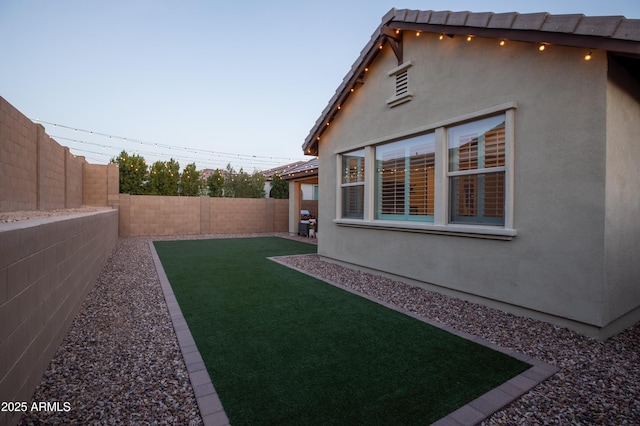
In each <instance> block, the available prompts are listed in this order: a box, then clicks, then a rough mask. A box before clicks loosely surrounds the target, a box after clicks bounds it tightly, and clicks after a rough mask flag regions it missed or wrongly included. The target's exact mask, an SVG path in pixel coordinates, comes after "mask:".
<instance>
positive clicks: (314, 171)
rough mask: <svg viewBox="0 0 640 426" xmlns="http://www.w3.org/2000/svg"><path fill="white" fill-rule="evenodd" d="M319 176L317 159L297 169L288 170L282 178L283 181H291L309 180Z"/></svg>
mask: <svg viewBox="0 0 640 426" xmlns="http://www.w3.org/2000/svg"><path fill="white" fill-rule="evenodd" d="M317 175H318V158H317V157H316V158H313V159H311V160H309V161H307V162H304V163H302V164H300V165H298V166H296V167H293V168H291V169H289V170H287V171H286V172H285V173H282V174H281V175H280V176H281V177H282V179H285V180H291V179H300V178H309V177H312V176H317Z"/></svg>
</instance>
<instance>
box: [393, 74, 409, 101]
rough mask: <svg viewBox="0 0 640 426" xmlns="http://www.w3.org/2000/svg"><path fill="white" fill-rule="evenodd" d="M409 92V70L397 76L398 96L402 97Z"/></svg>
mask: <svg viewBox="0 0 640 426" xmlns="http://www.w3.org/2000/svg"><path fill="white" fill-rule="evenodd" d="M407 92H409V83H408V81H407V70H404V71H403V72H401V73H398V74H396V96H402V95H405V94H406V93H407Z"/></svg>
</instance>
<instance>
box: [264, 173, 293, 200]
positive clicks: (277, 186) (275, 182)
mask: <svg viewBox="0 0 640 426" xmlns="http://www.w3.org/2000/svg"><path fill="white" fill-rule="evenodd" d="M269 196H270V197H271V198H280V199H286V198H289V182H287V181H286V180H284V179H282V178H281V177H280V174H279V173H276V174H274V175H273V176H272V177H271V191H270V192H269Z"/></svg>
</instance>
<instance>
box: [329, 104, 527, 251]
mask: <svg viewBox="0 0 640 426" xmlns="http://www.w3.org/2000/svg"><path fill="white" fill-rule="evenodd" d="M516 109H517V104H516V102H507V103H504V104H500V105H497V106H494V107H490V108H486V109H483V110H480V111H475V112H473V113H470V114H466V115H461V116H458V117H454V118H451V119H449V120H443V121H440V122H436V123H433V124H431V125H427V126H423V127H420V128H416V129H412V130H410V131H407V132H402V133H398V134H394V135H390V136H388V137H384V138H379V139H375V140H371V141H367V142H363V143H361V144H357V145H352V146H350V147H348V148H345V149H340V150H338V151H336V152H335V154H336V158H337V165H338V167H337V169H338V175H337V178H338V179H337V183H338V194H337V195H338V196H337V197H336V198H337V203H336V204H337V210H336V216H335V217H336V219H334V223H336V224H337V225H339V226H349V227H360V228H372V229H389V230H396V231H404V232H417V233H428V234H441V235H452V236H467V237H475V238H489V239H503V240H510V239H512V238H513V237H515V236H516V235H517V231H516V229H514V228H513V204H514V203H513V190H514V185H513V182H514V143H515V140H514V116H515V110H516ZM498 114H504V116H505V165H504V170H505V172H504V173H505V183H504V185H505V188H504V191H505V199H504V226H496V225H476V224H460V223H450V222H449V217H450V216H449V176H450V174H449V171H448V141H447V133H448V132H447V130H448V128H450V127H454V126H457V125H459V124H464V123H466V122H470V121H474V120H479V119H482V118H486V117H489V116H493V115H498ZM427 132H434V133H435V144H436V153H435V157H436V158H435V168H436V171H435V211H434V220H433V222H412V221H393V220H382V219H380V220H376V219H374V210H375V205H374V203H375V197H374V195H375V183H374V182H375V165H374V164H375V146H376V145H380V144H383V143H388V142H393V141H397V140H401V139H403V138H407V137H411V136H415V135H418V134H422V133H427ZM358 149H364V150H365V179H364V188H365V190H364V215H363V219H350V218H342V217H341V215H342V175H341V173H342V170H341V168H342V155H343V154H348V153H349V152H351V151H355V150H358Z"/></svg>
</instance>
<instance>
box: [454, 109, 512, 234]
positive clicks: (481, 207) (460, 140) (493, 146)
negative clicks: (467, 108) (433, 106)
mask: <svg viewBox="0 0 640 426" xmlns="http://www.w3.org/2000/svg"><path fill="white" fill-rule="evenodd" d="M447 139H448V141H449V149H448V154H449V170H448V173H447V176H448V178H449V215H450V217H449V221H450V222H451V223H472V224H480V225H504V199H505V198H504V197H505V170H506V168H505V117H504V115H500V116H497V117H491V118H486V119H484V120H479V121H474V122H471V123H467V124H463V125H460V126H455V127H452V128H450V129H449V131H448V138H447Z"/></svg>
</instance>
